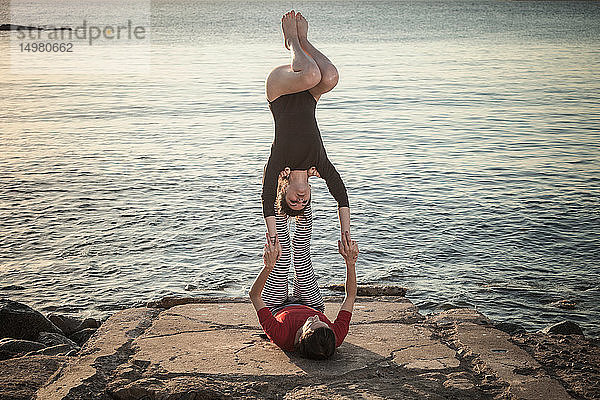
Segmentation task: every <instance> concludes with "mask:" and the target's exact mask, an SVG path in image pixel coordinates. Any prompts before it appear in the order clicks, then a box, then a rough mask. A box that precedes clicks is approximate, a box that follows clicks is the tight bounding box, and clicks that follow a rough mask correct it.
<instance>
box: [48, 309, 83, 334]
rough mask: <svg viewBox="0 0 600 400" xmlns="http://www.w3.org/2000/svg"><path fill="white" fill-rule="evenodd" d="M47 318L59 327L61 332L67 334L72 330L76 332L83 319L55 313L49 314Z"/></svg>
mask: <svg viewBox="0 0 600 400" xmlns="http://www.w3.org/2000/svg"><path fill="white" fill-rule="evenodd" d="M48 319H49V320H50V321H51V322H52V323H53V324H54V325H56V326H57V327H59V328H60V330H61V331H63V333H64V334H65V335H67V336H69V335H70V334H72V333H73V332H77V330H78V328H79V326H80V325H81V323H82V322H83V320H82V319H80V318H75V317H71V316H68V315H62V314H55V313H52V314H49V315H48Z"/></svg>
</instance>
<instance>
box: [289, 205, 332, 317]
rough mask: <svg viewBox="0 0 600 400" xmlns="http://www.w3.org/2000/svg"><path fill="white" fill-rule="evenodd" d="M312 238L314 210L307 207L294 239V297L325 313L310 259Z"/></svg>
mask: <svg viewBox="0 0 600 400" xmlns="http://www.w3.org/2000/svg"><path fill="white" fill-rule="evenodd" d="M311 236H312V209H311V205H310V204H309V205H307V206H306V208H305V209H304V214H303V215H301V216H300V217H298V218H297V220H296V230H295V231H294V237H293V239H292V248H293V251H294V272H295V273H294V297H296V298H298V299H299V300H300V301H301V302H302V303H304V304H306V305H307V306H310V307H313V308H316V309H317V310H321V311H323V310H324V309H325V305H324V303H323V297H321V290H320V289H319V284H318V283H317V278H316V277H315V272H314V270H313V266H312V262H311V259H310V240H311Z"/></svg>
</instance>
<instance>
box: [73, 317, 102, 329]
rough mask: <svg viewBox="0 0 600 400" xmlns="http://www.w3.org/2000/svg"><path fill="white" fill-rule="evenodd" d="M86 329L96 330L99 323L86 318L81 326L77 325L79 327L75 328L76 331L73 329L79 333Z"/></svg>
mask: <svg viewBox="0 0 600 400" xmlns="http://www.w3.org/2000/svg"><path fill="white" fill-rule="evenodd" d="M87 328H94V329H98V328H100V322H99V321H97V320H95V319H94V318H86V319H84V320H83V322H82V323H81V324H79V326H78V327H77V329H75V331H81V330H83V329H87Z"/></svg>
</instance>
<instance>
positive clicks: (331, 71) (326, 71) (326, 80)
mask: <svg viewBox="0 0 600 400" xmlns="http://www.w3.org/2000/svg"><path fill="white" fill-rule="evenodd" d="M296 22H297V32H298V40H299V41H300V46H302V48H303V49H304V51H306V52H307V53H308V54H309V55H310V56H311V58H312V59H313V60H315V62H316V63H317V66H318V67H319V72H320V73H321V80H320V81H319V82H318V83H317V84H316V85H315V86H314V87H313V88H311V90H310V92H311V93H312V94H313V95H314V96H317V95H321V94H323V93H326V92H329V91H330V90H331V89H333V88H334V87H335V85H337V83H338V79H339V74H338V71H337V68H336V67H335V65H333V63H332V62H331V61H330V60H329V58H327V57H326V56H325V55H324V54H323V53H321V52H320V51H319V50H317V49H316V48H315V47H314V46H313V45H312V44H311V43H310V42H309V41H308V21H306V18H304V16H303V15H302V14H300V13H298V14H296Z"/></svg>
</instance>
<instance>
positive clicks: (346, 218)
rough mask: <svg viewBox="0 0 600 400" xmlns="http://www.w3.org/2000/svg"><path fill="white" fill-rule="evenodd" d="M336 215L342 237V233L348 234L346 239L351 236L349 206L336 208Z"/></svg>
mask: <svg viewBox="0 0 600 400" xmlns="http://www.w3.org/2000/svg"><path fill="white" fill-rule="evenodd" d="M338 216H339V218H340V229H341V234H342V238H343V237H344V234H346V233H347V234H348V239H350V238H351V237H352V236H351V235H350V207H340V208H338Z"/></svg>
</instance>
